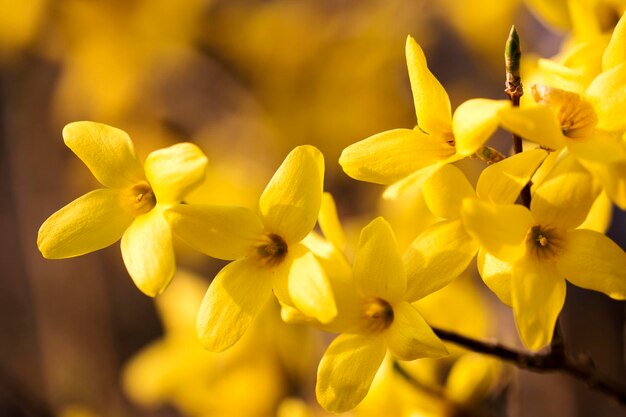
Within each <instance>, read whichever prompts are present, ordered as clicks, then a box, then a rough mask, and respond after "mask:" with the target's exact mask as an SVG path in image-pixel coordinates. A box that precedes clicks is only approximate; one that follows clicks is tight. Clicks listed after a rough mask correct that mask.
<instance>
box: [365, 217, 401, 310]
mask: <svg viewBox="0 0 626 417" xmlns="http://www.w3.org/2000/svg"><path fill="white" fill-rule="evenodd" d="M354 280H355V281H356V284H357V286H358V287H359V289H360V290H361V291H362V293H363V294H364V295H366V296H373V297H379V298H382V299H384V300H386V301H389V302H392V303H393V302H394V301H397V300H400V299H402V297H403V296H404V293H405V291H406V273H405V272H404V265H402V259H401V258H400V254H399V253H398V245H397V244H396V239H395V237H394V234H393V230H391V226H390V225H389V223H387V221H386V220H385V219H383V218H382V217H378V218H376V219H374V220H372V222H370V224H368V225H367V226H365V227H364V228H363V230H362V231H361V237H360V239H359V247H358V248H357V251H356V255H355V258H354Z"/></svg>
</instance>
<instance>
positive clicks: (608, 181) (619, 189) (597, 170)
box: [580, 160, 626, 210]
mask: <svg viewBox="0 0 626 417" xmlns="http://www.w3.org/2000/svg"><path fill="white" fill-rule="evenodd" d="M580 163H581V164H583V165H584V167H585V168H586V169H587V170H588V171H589V172H591V173H592V174H593V176H594V178H596V179H597V180H598V182H599V183H600V184H601V185H602V188H603V189H604V191H605V192H606V193H607V194H608V196H609V197H610V198H611V200H612V201H613V202H614V203H615V204H616V205H617V206H618V207H619V208H620V209H622V210H626V162H620V163H613V164H601V163H596V162H591V161H585V160H580Z"/></svg>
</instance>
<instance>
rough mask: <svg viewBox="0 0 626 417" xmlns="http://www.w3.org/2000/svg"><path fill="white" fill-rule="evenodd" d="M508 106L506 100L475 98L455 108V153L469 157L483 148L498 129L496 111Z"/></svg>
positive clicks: (453, 124) (453, 127) (453, 118)
mask: <svg viewBox="0 0 626 417" xmlns="http://www.w3.org/2000/svg"><path fill="white" fill-rule="evenodd" d="M509 106H510V104H509V101H508V100H487V99H484V98H477V99H473V100H468V101H466V102H464V103H462V104H461V105H460V106H459V107H457V109H456V110H455V111H454V116H453V117H452V130H453V132H454V139H455V142H456V151H457V153H458V154H459V155H463V156H469V155H472V154H473V153H474V152H476V151H477V150H478V148H480V147H481V146H483V145H484V144H485V142H487V140H488V139H489V137H490V136H491V135H492V134H493V132H495V131H496V128H497V127H498V121H499V118H498V111H500V110H501V109H504V108H507V107H509Z"/></svg>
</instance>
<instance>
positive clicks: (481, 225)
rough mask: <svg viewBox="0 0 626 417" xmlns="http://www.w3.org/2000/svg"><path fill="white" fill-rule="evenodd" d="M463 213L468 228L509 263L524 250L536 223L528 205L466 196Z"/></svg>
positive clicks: (472, 234)
mask: <svg viewBox="0 0 626 417" xmlns="http://www.w3.org/2000/svg"><path fill="white" fill-rule="evenodd" d="M461 213H462V218H463V224H464V225H465V228H466V230H467V231H468V233H469V234H470V235H471V236H473V237H474V238H475V239H476V240H478V242H479V243H480V245H481V246H482V247H483V248H484V249H485V250H486V251H487V252H489V253H491V254H492V255H494V256H495V257H497V258H500V259H502V260H505V261H509V262H514V261H515V260H516V259H518V258H520V257H521V256H522V255H523V254H524V253H525V251H526V244H525V239H526V234H527V233H528V230H529V229H530V228H531V226H532V225H533V224H534V220H533V217H532V215H531V214H530V212H529V211H528V209H527V208H526V207H524V206H520V205H512V204H508V205H496V204H493V203H486V202H483V201H479V200H474V199H467V200H465V201H464V202H463V208H462V212H461Z"/></svg>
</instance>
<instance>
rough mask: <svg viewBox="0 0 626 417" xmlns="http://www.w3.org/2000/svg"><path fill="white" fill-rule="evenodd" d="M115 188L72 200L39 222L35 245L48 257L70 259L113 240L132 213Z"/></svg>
mask: <svg viewBox="0 0 626 417" xmlns="http://www.w3.org/2000/svg"><path fill="white" fill-rule="evenodd" d="M120 197H121V196H120V192H119V191H118V190H109V189H101V190H94V191H91V192H90V193H87V194H85V195H84V196H82V197H80V198H78V199H76V200H74V201H72V202H71V203H70V204H68V205H67V206H65V207H63V208H62V209H61V210H59V211H57V212H56V213H54V214H53V215H52V216H50V217H48V219H47V220H46V221H45V222H44V223H43V224H42V225H41V227H40V228H39V235H38V236H37V246H38V247H39V250H40V251H41V254H42V255H43V256H44V257H45V258H48V259H61V258H71V257H73V256H79V255H84V254H86V253H89V252H93V251H96V250H98V249H102V248H105V247H107V246H109V245H111V244H113V243H115V242H117V241H118V240H119V239H120V238H121V237H122V234H124V230H126V228H127V227H128V226H129V225H130V224H131V223H132V221H133V216H132V214H131V213H130V212H128V211H127V210H124V209H123V208H122V205H121V204H120Z"/></svg>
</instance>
